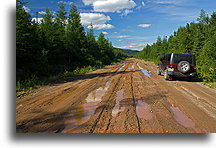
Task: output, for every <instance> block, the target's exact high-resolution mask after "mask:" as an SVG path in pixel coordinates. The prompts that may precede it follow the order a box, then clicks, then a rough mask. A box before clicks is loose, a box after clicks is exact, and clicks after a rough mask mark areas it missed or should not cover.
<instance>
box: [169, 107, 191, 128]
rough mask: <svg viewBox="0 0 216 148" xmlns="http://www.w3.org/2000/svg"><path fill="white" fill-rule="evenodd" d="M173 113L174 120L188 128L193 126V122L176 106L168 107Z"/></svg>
mask: <svg viewBox="0 0 216 148" xmlns="http://www.w3.org/2000/svg"><path fill="white" fill-rule="evenodd" d="M170 109H171V111H172V113H173V115H174V118H175V120H176V121H177V122H178V123H179V124H181V125H183V126H184V127H188V128H194V127H195V124H194V122H193V121H192V120H191V119H189V118H188V117H187V116H186V115H185V114H184V113H182V112H181V111H180V110H179V108H178V107H170Z"/></svg>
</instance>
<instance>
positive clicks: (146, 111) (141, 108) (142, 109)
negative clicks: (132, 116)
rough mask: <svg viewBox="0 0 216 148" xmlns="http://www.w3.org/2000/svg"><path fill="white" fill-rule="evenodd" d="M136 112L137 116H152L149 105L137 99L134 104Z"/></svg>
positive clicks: (146, 118) (148, 118)
mask: <svg viewBox="0 0 216 148" xmlns="http://www.w3.org/2000/svg"><path fill="white" fill-rule="evenodd" d="M136 113H137V116H138V117H139V118H142V119H145V120H150V119H151V118H152V117H153V114H152V110H151V107H150V105H148V104H147V103H145V102H142V101H141V100H138V102H137V105H136Z"/></svg>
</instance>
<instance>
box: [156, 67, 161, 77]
mask: <svg viewBox="0 0 216 148" xmlns="http://www.w3.org/2000/svg"><path fill="white" fill-rule="evenodd" d="M157 74H158V75H161V72H160V68H159V67H158V68H157Z"/></svg>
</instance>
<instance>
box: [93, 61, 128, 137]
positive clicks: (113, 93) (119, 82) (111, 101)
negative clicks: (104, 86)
mask: <svg viewBox="0 0 216 148" xmlns="http://www.w3.org/2000/svg"><path fill="white" fill-rule="evenodd" d="M129 65H130V62H129V64H125V66H124V67H123V68H124V70H123V71H122V72H123V73H124V72H127V71H126V70H127V69H128V66H129ZM123 73H121V75H120V76H119V78H118V79H117V80H116V83H115V85H114V87H113V89H112V91H111V94H110V95H109V97H108V99H107V101H106V102H105V104H107V105H110V106H109V108H106V107H104V108H103V109H102V110H101V112H100V115H99V117H98V118H97V121H96V122H95V124H94V126H93V129H91V131H90V133H94V132H96V133H101V132H102V133H107V132H108V130H109V128H110V124H111V120H112V119H113V117H112V109H113V107H114V106H115V103H114V101H115V96H116V93H117V91H118V90H121V89H122V88H123V86H124V82H123V79H122V78H123V76H124V75H127V74H123ZM105 111H106V112H105ZM107 112H108V113H107ZM103 114H104V115H103ZM107 114H108V115H107ZM102 115H103V116H105V117H106V118H108V119H105V120H108V121H107V122H108V123H103V125H99V122H104V121H105V120H104V119H103V118H102ZM97 125H99V126H98V127H97Z"/></svg>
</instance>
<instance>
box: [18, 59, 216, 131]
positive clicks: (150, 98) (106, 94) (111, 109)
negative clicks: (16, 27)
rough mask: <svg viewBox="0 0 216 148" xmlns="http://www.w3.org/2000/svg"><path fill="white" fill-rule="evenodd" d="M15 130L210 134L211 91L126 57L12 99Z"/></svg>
mask: <svg viewBox="0 0 216 148" xmlns="http://www.w3.org/2000/svg"><path fill="white" fill-rule="evenodd" d="M16 103H17V107H16V126H17V132H45V133H47V132H49V133H210V132H211V133H213V132H215V129H216V126H215V121H216V120H215V110H216V109H215V91H214V90H213V89H211V88H207V87H205V86H203V85H202V84H200V82H187V81H184V80H174V81H165V80H164V79H163V77H162V76H158V75H157V74H156V65H155V64H153V63H150V62H145V61H142V60H138V59H133V58H131V59H127V60H125V61H123V62H121V63H117V64H116V65H111V66H107V67H105V68H103V69H99V70H96V71H94V72H91V73H88V74H86V75H83V76H79V77H78V78H77V79H73V78H72V79H71V81H68V82H63V83H59V84H55V85H53V86H45V87H42V88H39V89H37V90H35V91H34V92H33V93H31V94H29V95H26V96H23V97H21V98H19V99H17V102H16Z"/></svg>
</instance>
